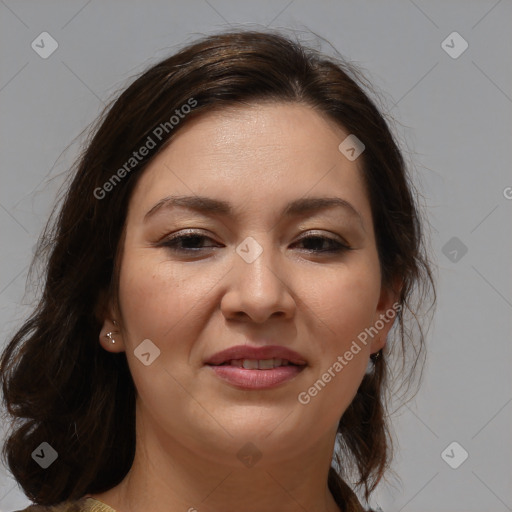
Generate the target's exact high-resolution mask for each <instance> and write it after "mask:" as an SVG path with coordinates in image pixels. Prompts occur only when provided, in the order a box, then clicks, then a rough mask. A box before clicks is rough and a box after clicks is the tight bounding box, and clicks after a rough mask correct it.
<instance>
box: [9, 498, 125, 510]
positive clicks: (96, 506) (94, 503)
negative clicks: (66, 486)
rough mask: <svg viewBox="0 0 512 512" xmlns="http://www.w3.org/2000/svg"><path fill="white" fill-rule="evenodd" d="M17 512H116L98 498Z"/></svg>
mask: <svg viewBox="0 0 512 512" xmlns="http://www.w3.org/2000/svg"><path fill="white" fill-rule="evenodd" d="M17 512H116V511H115V510H114V509H113V508H111V507H109V506H108V505H106V504H105V503H103V502H102V501H99V500H97V499H96V498H91V497H84V498H81V499H79V500H75V501H65V502H63V503H59V504H58V505H52V506H44V505H30V507H28V508H25V509H23V510H19V511H17Z"/></svg>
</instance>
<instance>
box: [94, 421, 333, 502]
mask: <svg viewBox="0 0 512 512" xmlns="http://www.w3.org/2000/svg"><path fill="white" fill-rule="evenodd" d="M137 423H138V425H137V429H138V430H137V433H138V435H137V446H136V452H135V458H134V462H133V464H132V467H131V469H130V471H129V472H128V474H127V475H126V477H125V478H124V480H123V481H122V482H121V483H120V484H119V485H118V486H116V487H114V488H113V489H110V490H109V491H107V492H105V493H102V494H96V495H93V497H96V498H98V499H100V500H101V501H103V502H104V503H106V504H107V505H109V506H111V507H112V508H114V509H115V510H117V511H118V512H145V511H147V510H151V511H152V512H169V511H174V510H176V511H178V510H182V511H187V512H202V511H208V512H225V511H226V510H244V512H261V511H263V510H264V511H269V510H270V511H272V510H279V511H280V512H299V511H300V512H303V511H304V510H307V511H308V512H339V508H338V506H337V505H336V502H335V501H334V498H333V497H332V495H331V493H330V491H329V489H328V487H327V477H328V472H329V468H330V465H331V457H332V450H333V446H334V433H333V435H332V436H330V438H329V439H322V440H319V442H318V443H316V444H313V445H311V446H309V447H308V448H306V449H305V450H302V451H299V450H297V453H296V454H294V455H293V456H290V457H288V458H283V457H279V456H277V455H272V453H275V451H276V450H275V448H276V447H274V450H272V445H271V443H268V444H267V445H266V446H265V447H264V448H262V452H263V453H261V452H259V450H258V451H257V452H256V450H257V449H254V451H251V448H246V449H245V450H244V449H242V450H241V454H240V456H239V457H232V456H227V455H226V454H225V452H221V453H220V454H219V453H213V452H212V451H211V450H206V449H203V450H201V449H194V448H196V447H194V448H191V447H190V445H185V444H184V443H183V442H178V441H177V440H176V439H173V438H170V437H169V434H168V433H165V434H164V433H163V432H162V431H159V429H158V427H157V426H155V424H148V423H147V421H146V422H144V424H139V423H142V422H139V421H138V422H137ZM180 439H182V438H180ZM241 446H244V444H242V445H241ZM260 453H261V458H260V459H259V460H258V457H257V455H255V454H260ZM245 455H246V458H244V456H245ZM251 455H252V459H251Z"/></svg>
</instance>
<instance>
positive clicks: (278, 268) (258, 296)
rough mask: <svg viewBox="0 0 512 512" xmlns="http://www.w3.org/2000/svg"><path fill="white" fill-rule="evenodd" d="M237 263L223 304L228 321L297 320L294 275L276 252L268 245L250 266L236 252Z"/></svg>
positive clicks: (229, 276) (234, 263)
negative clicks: (292, 286)
mask: <svg viewBox="0 0 512 512" xmlns="http://www.w3.org/2000/svg"><path fill="white" fill-rule="evenodd" d="M261 245H262V247H263V244H261ZM233 260H234V262H233V269H232V271H231V272H229V273H228V279H229V285H228V288H227V291H226V293H225V294H224V296H223V298H222V301H221V310H222V313H223V315H224V316H225V317H226V318H227V319H231V320H244V319H245V320H247V321H252V322H255V323H263V322H265V321H267V320H268V319H270V318H272V317H276V318H282V319H289V318H292V317H293V315H294V314H295V309H296V303H295V300H294V298H293V296H292V292H291V290H290V285H291V283H290V282H289V281H290V279H289V277H290V275H289V274H290V273H289V272H288V271H287V269H286V268H285V263H283V262H282V261H281V258H280V255H279V254H276V251H275V250H274V251H272V249H271V248H269V245H268V244H267V246H266V247H265V248H263V252H262V253H261V254H260V255H259V256H258V257H257V258H256V260H254V261H252V262H250V263H249V262H247V261H245V260H244V259H243V258H242V257H240V256H239V254H238V253H236V252H235V253H234V256H233ZM278 261H279V264H278Z"/></svg>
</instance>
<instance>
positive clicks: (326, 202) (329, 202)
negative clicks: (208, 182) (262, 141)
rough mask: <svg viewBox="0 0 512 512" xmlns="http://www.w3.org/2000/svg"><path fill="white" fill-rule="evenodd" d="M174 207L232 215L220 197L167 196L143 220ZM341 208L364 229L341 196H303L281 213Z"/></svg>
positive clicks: (303, 213) (355, 213) (357, 216)
mask: <svg viewBox="0 0 512 512" xmlns="http://www.w3.org/2000/svg"><path fill="white" fill-rule="evenodd" d="M175 207H182V208H188V209H190V210H194V211H196V212H198V213H202V214H206V215H208V214H217V215H222V216H232V215H233V212H234V210H233V207H232V205H231V204H230V203H229V202H227V201H223V200H220V199H213V198H211V197H206V196H167V197H164V198H163V199H161V200H160V201H158V203H156V204H155V205H154V206H153V207H152V208H151V209H150V210H149V211H148V212H147V213H146V215H144V222H146V221H147V220H148V219H149V218H151V217H152V216H153V215H155V214H156V213H157V212H158V211H162V210H167V209H172V208H175ZM335 207H337V208H343V209H344V210H345V211H347V212H348V213H350V215H352V216H353V217H356V218H357V219H358V220H359V222H360V223H361V226H362V227H363V229H364V223H363V218H362V215H361V214H360V213H359V212H358V211H357V210H356V209H355V208H354V206H352V204H350V203H349V202H348V201H346V200H345V199H342V198H341V197H305V198H300V199H296V200H294V201H291V202H290V203H288V204H287V205H286V206H285V208H284V209H283V212H282V215H283V216H285V217H298V216H301V215H305V214H308V213H315V212H317V211H320V210H325V209H328V208H335Z"/></svg>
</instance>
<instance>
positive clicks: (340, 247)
mask: <svg viewBox="0 0 512 512" xmlns="http://www.w3.org/2000/svg"><path fill="white" fill-rule="evenodd" d="M193 239H201V240H204V239H210V240H212V239H211V238H210V237H208V236H206V235H202V234H201V233H197V232H188V233H187V234H185V235H176V236H172V237H169V238H167V239H166V240H164V241H163V242H162V243H161V244H160V245H161V246H163V247H167V248H168V249H170V250H171V251H174V252H181V253H191V252H199V251H202V250H204V249H211V248H212V247H211V246H208V247H195V248H183V247H177V245H178V243H180V242H183V241H186V240H193ZM304 240H321V241H328V242H330V243H331V244H333V245H334V246H335V248H331V249H327V250H315V249H305V252H308V253H316V254H337V253H343V252H346V251H350V250H352V247H350V246H348V245H346V244H343V243H341V242H339V241H338V240H335V239H334V238H330V237H326V236H320V235H311V236H305V237H302V238H301V239H300V240H298V242H303V241H304Z"/></svg>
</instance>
